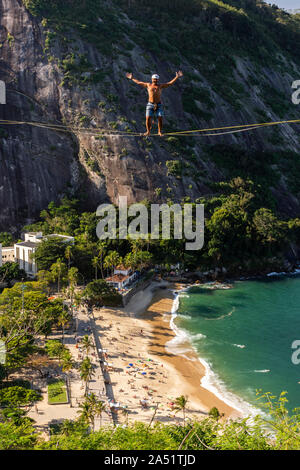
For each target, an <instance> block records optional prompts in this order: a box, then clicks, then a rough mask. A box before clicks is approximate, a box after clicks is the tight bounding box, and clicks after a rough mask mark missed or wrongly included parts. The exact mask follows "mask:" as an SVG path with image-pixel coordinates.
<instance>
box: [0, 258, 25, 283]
mask: <svg viewBox="0 0 300 470" xmlns="http://www.w3.org/2000/svg"><path fill="white" fill-rule="evenodd" d="M26 278H27V274H26V272H25V271H24V270H23V269H20V267H19V265H18V263H11V262H10V261H7V262H6V263H4V264H3V265H2V266H0V282H7V283H8V285H10V283H11V281H14V280H15V281H20V280H21V279H26Z"/></svg>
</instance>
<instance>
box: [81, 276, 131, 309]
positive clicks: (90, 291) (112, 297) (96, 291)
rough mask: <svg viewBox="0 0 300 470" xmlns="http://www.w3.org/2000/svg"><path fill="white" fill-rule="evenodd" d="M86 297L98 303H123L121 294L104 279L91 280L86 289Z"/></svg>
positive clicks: (113, 304) (115, 304)
mask: <svg viewBox="0 0 300 470" xmlns="http://www.w3.org/2000/svg"><path fill="white" fill-rule="evenodd" d="M84 297H85V298H86V299H87V300H88V301H89V302H91V303H93V304H98V305H112V306H118V305H121V303H122V297H121V295H120V294H119V293H118V292H117V291H116V290H115V289H114V288H113V287H111V286H110V285H109V284H108V283H107V282H106V281H104V280H103V279H98V280H97V281H92V282H89V283H88V285H87V286H86V288H85V290H84Z"/></svg>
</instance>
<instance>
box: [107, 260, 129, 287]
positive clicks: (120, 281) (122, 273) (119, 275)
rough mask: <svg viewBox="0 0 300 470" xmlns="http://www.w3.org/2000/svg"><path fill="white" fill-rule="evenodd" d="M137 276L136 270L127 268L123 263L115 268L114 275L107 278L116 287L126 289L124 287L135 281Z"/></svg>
mask: <svg viewBox="0 0 300 470" xmlns="http://www.w3.org/2000/svg"><path fill="white" fill-rule="evenodd" d="M136 278H137V273H136V272H133V271H132V270H131V269H130V268H125V267H124V266H122V265H121V266H117V267H116V268H115V269H114V274H113V276H111V277H107V278H106V279H105V280H106V282H107V283H108V284H110V285H111V286H113V287H115V288H116V289H124V287H126V286H128V285H129V284H131V283H132V282H133V281H135V279H136Z"/></svg>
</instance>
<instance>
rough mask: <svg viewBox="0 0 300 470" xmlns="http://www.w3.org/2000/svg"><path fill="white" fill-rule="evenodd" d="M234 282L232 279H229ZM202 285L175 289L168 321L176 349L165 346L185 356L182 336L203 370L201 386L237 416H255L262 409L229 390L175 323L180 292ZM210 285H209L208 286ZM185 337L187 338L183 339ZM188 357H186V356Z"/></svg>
mask: <svg viewBox="0 0 300 470" xmlns="http://www.w3.org/2000/svg"><path fill="white" fill-rule="evenodd" d="M231 282H232V283H234V281H231ZM201 285H203V284H202V283H194V284H190V285H183V286H181V288H180V289H177V291H175V298H174V303H173V307H172V318H171V321H170V327H171V328H172V329H173V331H174V333H175V338H174V339H175V341H176V338H178V341H177V350H176V347H175V348H173V350H172V347H170V346H168V343H167V344H166V348H167V349H168V350H169V351H171V352H172V353H173V354H178V355H179V356H181V357H186V349H185V348H184V347H183V351H180V350H179V349H178V344H179V347H180V343H181V341H180V337H181V338H182V337H183V338H184V341H185V342H186V343H187V344H189V347H190V350H191V351H192V352H193V354H194V355H195V356H196V358H197V360H198V361H199V362H200V363H201V365H202V367H203V368H204V370H205V373H204V375H203V377H202V378H201V388H203V389H205V390H207V391H209V392H211V393H212V394H213V395H214V396H215V397H217V398H218V399H219V400H221V401H222V402H224V403H225V404H226V405H228V406H229V407H230V408H232V409H233V410H234V413H235V414H236V413H238V416H240V417H247V416H255V415H257V414H261V413H263V411H262V410H260V409H259V408H257V407H255V406H254V405H253V404H251V403H249V402H247V401H246V400H244V399H243V398H242V397H241V396H240V395H238V394H236V393H234V392H230V391H229V390H228V389H227V386H226V384H224V383H223V382H222V381H221V380H220V378H219V377H218V374H217V373H216V372H215V371H214V370H212V368H211V366H210V364H208V363H207V361H206V360H205V359H204V358H202V357H200V356H199V354H198V351H196V349H195V348H194V347H193V345H192V343H191V342H190V339H189V338H188V337H187V334H186V332H185V331H184V330H182V329H180V327H178V326H177V325H176V323H175V319H176V317H177V311H178V308H179V298H180V295H181V294H182V293H185V292H187V291H188V289H190V288H191V287H199V286H201ZM205 286H206V287H207V288H209V289H223V290H227V289H232V288H233V284H231V283H227V282H226V283H225V285H224V283H223V282H220V281H209V282H207V283H205ZM208 286H210V287H208ZM198 335H200V336H201V337H202V336H203V335H202V334H201V333H199V334H198ZM185 338H187V339H185ZM171 342H172V340H171ZM186 358H187V359H188V357H186Z"/></svg>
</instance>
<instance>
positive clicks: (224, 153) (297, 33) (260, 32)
mask: <svg viewBox="0 0 300 470" xmlns="http://www.w3.org/2000/svg"><path fill="white" fill-rule="evenodd" d="M299 25H300V21H299V17H298V15H289V14H288V13H286V12H283V11H282V10H280V9H278V8H276V7H274V6H273V7H270V6H269V5H267V4H265V3H264V2H261V1H255V0H236V1H234V0H231V1H226V2H225V1H224V2H222V1H218V0H176V1H174V0H172V1H168V0H164V1H163V2H162V1H158V0H152V1H150V0H136V1H135V0H118V1H117V0H115V1H112V0H107V1H104V0H64V1H63V0H54V1H51V2H49V1H46V0H23V1H22V0H0V43H1V58H0V73H1V77H0V78H1V79H2V80H4V81H5V82H6V84H7V105H5V106H1V108H0V119H5V120H15V121H26V122H27V121H30V122H32V121H35V122H46V123H52V124H64V125H66V126H67V127H68V128H69V129H70V131H71V132H69V133H67V132H62V131H60V130H57V129H56V130H49V129H48V130H46V129H42V128H40V127H31V126H28V125H24V126H19V125H15V126H5V125H1V129H0V132H1V134H0V137H1V144H0V188H1V192H0V207H1V214H0V228H1V229H4V228H5V229H7V228H8V226H9V228H10V229H11V230H16V229H17V228H19V227H20V226H21V225H22V224H24V223H30V222H31V221H33V220H34V219H35V218H36V217H37V216H38V214H39V212H40V210H41V209H43V208H45V207H46V206H47V204H48V203H49V202H50V201H52V200H55V201H57V200H59V199H60V198H61V197H62V196H63V195H68V196H70V197H71V196H74V195H76V196H77V197H80V200H81V201H82V204H83V205H84V207H86V208H90V209H94V208H95V207H97V205H98V204H99V203H101V202H103V201H104V200H111V201H113V202H117V199H118V195H119V194H121V195H127V196H128V197H129V200H130V201H131V202H132V201H139V200H144V199H148V200H151V201H156V202H159V201H163V200H167V199H171V200H173V201H180V200H182V198H185V200H187V201H188V200H191V201H197V200H199V198H202V197H208V198H209V197H211V196H212V195H214V194H215V192H216V185H215V183H216V182H220V181H228V180H230V179H232V178H234V177H237V176H239V177H241V178H244V179H246V178H250V179H251V180H252V181H253V182H254V184H255V185H257V187H259V188H261V189H260V191H261V195H262V198H263V200H264V201H266V202H265V205H266V206H268V204H269V205H270V206H271V205H272V207H273V208H274V210H275V211H276V212H277V213H278V214H279V215H280V216H281V217H283V218H288V217H296V216H299V214H300V192H299V188H298V180H299V176H300V159H299V125H284V126H278V127H271V128H263V129H259V130H253V131H251V132H244V133H235V134H229V135H224V136H211V137H195V138H192V137H164V138H163V139H160V140H159V139H158V138H157V137H153V138H151V139H149V140H145V139H143V138H141V137H136V138H134V137H131V138H129V137H124V136H118V137H117V136H114V137H104V136H101V135H98V136H97V135H96V136H95V135H94V136H92V135H89V134H88V132H87V131H86V130H84V129H86V128H89V129H93V128H95V127H97V128H98V127H101V128H103V129H104V130H111V131H115V130H133V131H138V132H143V131H144V113H145V104H146V95H145V91H144V90H143V89H141V88H140V87H138V86H136V85H134V84H133V83H131V82H129V81H128V80H127V79H126V78H125V73H126V72H127V71H132V72H133V74H134V76H135V77H137V78H139V79H141V80H144V81H148V80H149V79H150V78H149V77H150V75H151V74H152V73H153V72H158V73H159V74H160V76H161V80H162V81H167V80H169V79H171V78H173V76H174V73H175V71H176V70H178V69H179V68H181V69H182V70H183V72H184V78H183V79H182V80H180V81H179V82H177V83H176V85H174V87H172V88H170V89H168V90H166V91H165V94H164V104H165V109H166V118H165V131H166V132H168V131H174V130H182V129H199V128H213V127H222V126H227V125H228V126H230V125H237V124H247V123H256V122H266V121H280V120H285V119H289V120H290V119H297V118H298V117H299V110H298V107H297V106H295V105H293V104H292V102H291V94H292V90H291V84H292V82H293V81H294V80H296V79H299V78H300V47H299V46H300V28H299ZM71 128H72V129H71ZM268 201H270V202H268Z"/></svg>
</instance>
